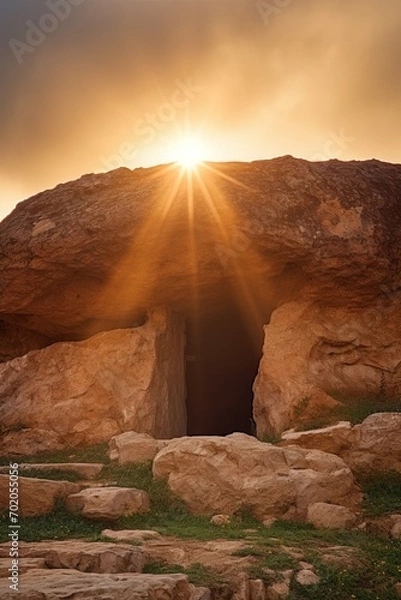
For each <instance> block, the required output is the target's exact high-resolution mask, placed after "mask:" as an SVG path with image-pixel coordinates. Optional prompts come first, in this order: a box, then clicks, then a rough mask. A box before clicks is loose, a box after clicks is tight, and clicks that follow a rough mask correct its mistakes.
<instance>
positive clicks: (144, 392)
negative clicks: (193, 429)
mask: <svg viewBox="0 0 401 600" xmlns="http://www.w3.org/2000/svg"><path fill="white" fill-rule="evenodd" d="M184 343H185V336H184V324H183V321H182V319H181V318H179V317H177V316H174V315H172V314H171V313H169V312H168V311H164V310H162V309H160V310H156V309H155V310H153V311H151V312H150V313H149V318H148V321H147V322H146V323H145V324H144V325H143V326H141V327H138V328H135V329H124V330H118V331H108V332H104V333H100V334H98V335H96V336H94V337H92V338H90V339H88V340H86V341H82V342H74V343H71V342H68V343H67V342H66V343H58V344H54V345H52V346H49V347H48V348H45V349H44V350H39V351H34V352H30V353H29V354H27V355H26V356H24V357H22V358H16V359H14V360H12V361H10V362H8V363H4V364H2V365H0V379H1V381H0V420H1V422H2V426H3V432H4V435H3V438H2V441H1V442H0V453H2V454H18V453H21V452H26V450H27V443H26V442H27V440H28V442H29V446H30V449H29V453H30V454H33V453H35V452H39V451H43V450H45V449H46V450H54V449H58V448H60V447H73V446H77V445H79V444H87V445H88V444H96V443H99V442H103V441H106V440H109V439H110V437H111V436H113V435H114V434H117V433H119V432H121V431H124V430H132V429H135V430H137V431H142V432H147V433H151V434H153V435H154V436H158V437H174V436H179V435H182V434H184V433H185V429H186V408H185V396H186V392H185V378H184ZM39 431H40V432H41V435H40V436H39V443H38V444H35V440H36V439H37V437H38V435H37V434H38V432H39ZM43 432H46V434H45V435H44V433H43Z"/></svg>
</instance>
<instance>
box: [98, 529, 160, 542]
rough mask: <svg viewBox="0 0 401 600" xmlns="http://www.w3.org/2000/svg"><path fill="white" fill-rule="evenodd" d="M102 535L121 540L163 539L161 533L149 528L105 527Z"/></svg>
mask: <svg viewBox="0 0 401 600" xmlns="http://www.w3.org/2000/svg"><path fill="white" fill-rule="evenodd" d="M102 536H103V537H107V538H110V539H111V540H117V541H121V542H124V541H125V542H143V541H146V540H159V539H161V537H162V536H161V535H160V533H157V531H152V530H151V529H150V530H147V529H119V530H115V529H104V530H103V531H102Z"/></svg>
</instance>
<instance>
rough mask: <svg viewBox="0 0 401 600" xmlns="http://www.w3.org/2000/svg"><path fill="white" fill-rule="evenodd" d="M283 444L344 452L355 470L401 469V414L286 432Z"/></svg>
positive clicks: (366, 471)
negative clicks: (357, 422)
mask: <svg viewBox="0 0 401 600" xmlns="http://www.w3.org/2000/svg"><path fill="white" fill-rule="evenodd" d="M282 437H283V442H282V443H283V445H290V446H292V445H293V444H296V445H297V446H300V447H302V448H314V449H318V450H322V451H324V452H330V453H332V454H336V455H337V456H340V457H341V458H342V459H343V460H344V462H345V463H346V464H347V465H348V466H349V468H350V469H351V470H352V471H354V472H355V473H364V474H367V473H379V472H381V473H387V472H389V471H399V472H401V414H400V413H378V414H374V415H370V416H369V417H367V419H365V420H364V421H363V422H362V423H361V424H359V425H355V426H354V427H352V425H351V423H349V422H347V421H344V422H341V423H338V424H337V425H335V426H333V427H325V428H322V429H316V430H311V431H302V432H294V433H292V432H288V433H285V434H283V436H282Z"/></svg>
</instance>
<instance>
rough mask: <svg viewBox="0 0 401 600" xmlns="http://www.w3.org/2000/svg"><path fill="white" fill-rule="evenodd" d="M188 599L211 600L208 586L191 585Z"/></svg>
mask: <svg viewBox="0 0 401 600" xmlns="http://www.w3.org/2000/svg"><path fill="white" fill-rule="evenodd" d="M192 587H193V590H192V593H191V598H190V600H212V593H211V591H210V590H209V588H205V587H195V586H192Z"/></svg>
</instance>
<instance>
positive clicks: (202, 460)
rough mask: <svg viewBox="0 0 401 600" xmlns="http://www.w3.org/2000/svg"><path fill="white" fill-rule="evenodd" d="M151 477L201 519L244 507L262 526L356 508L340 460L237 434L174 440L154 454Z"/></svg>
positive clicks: (349, 478) (356, 500) (346, 471)
mask: <svg viewBox="0 0 401 600" xmlns="http://www.w3.org/2000/svg"><path fill="white" fill-rule="evenodd" d="M153 473H154V475H155V476H156V477H159V478H166V479H167V481H168V484H169V486H170V488H171V490H172V491H173V492H174V493H175V494H176V495H177V496H179V497H180V498H182V499H183V500H184V502H185V503H186V504H187V506H188V507H189V509H190V510H191V511H193V512H195V513H200V514H205V513H206V514H207V513H211V514H215V513H216V512H222V513H225V514H232V513H234V512H235V511H236V510H239V509H241V508H244V507H247V508H248V509H250V510H251V511H252V512H253V513H254V514H255V516H256V517H257V518H258V519H260V520H262V521H263V520H265V519H267V518H269V517H279V518H284V519H295V520H301V521H302V520H305V519H306V513H307V509H308V506H309V505H310V504H313V503H316V502H328V503H331V504H338V505H342V506H348V507H350V508H355V507H357V506H358V503H359V501H360V500H361V494H360V492H359V490H358V488H357V486H356V485H355V483H354V479H353V476H352V473H351V471H350V470H349V468H348V467H347V466H346V464H345V463H344V461H343V460H342V459H340V458H338V457H336V456H334V455H333V454H328V453H326V452H321V451H319V450H309V451H306V450H302V449H301V448H299V447H297V446H289V447H287V448H278V447H277V446H273V445H271V444H265V443H262V442H259V441H258V440H255V438H253V437H251V436H247V435H244V434H241V433H235V434H232V435H229V436H227V437H225V438H218V437H192V438H181V439H178V440H173V441H171V442H170V443H169V444H168V445H167V446H166V447H165V448H164V449H163V450H161V451H160V452H159V453H158V454H157V456H156V458H155V460H154V463H153Z"/></svg>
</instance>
